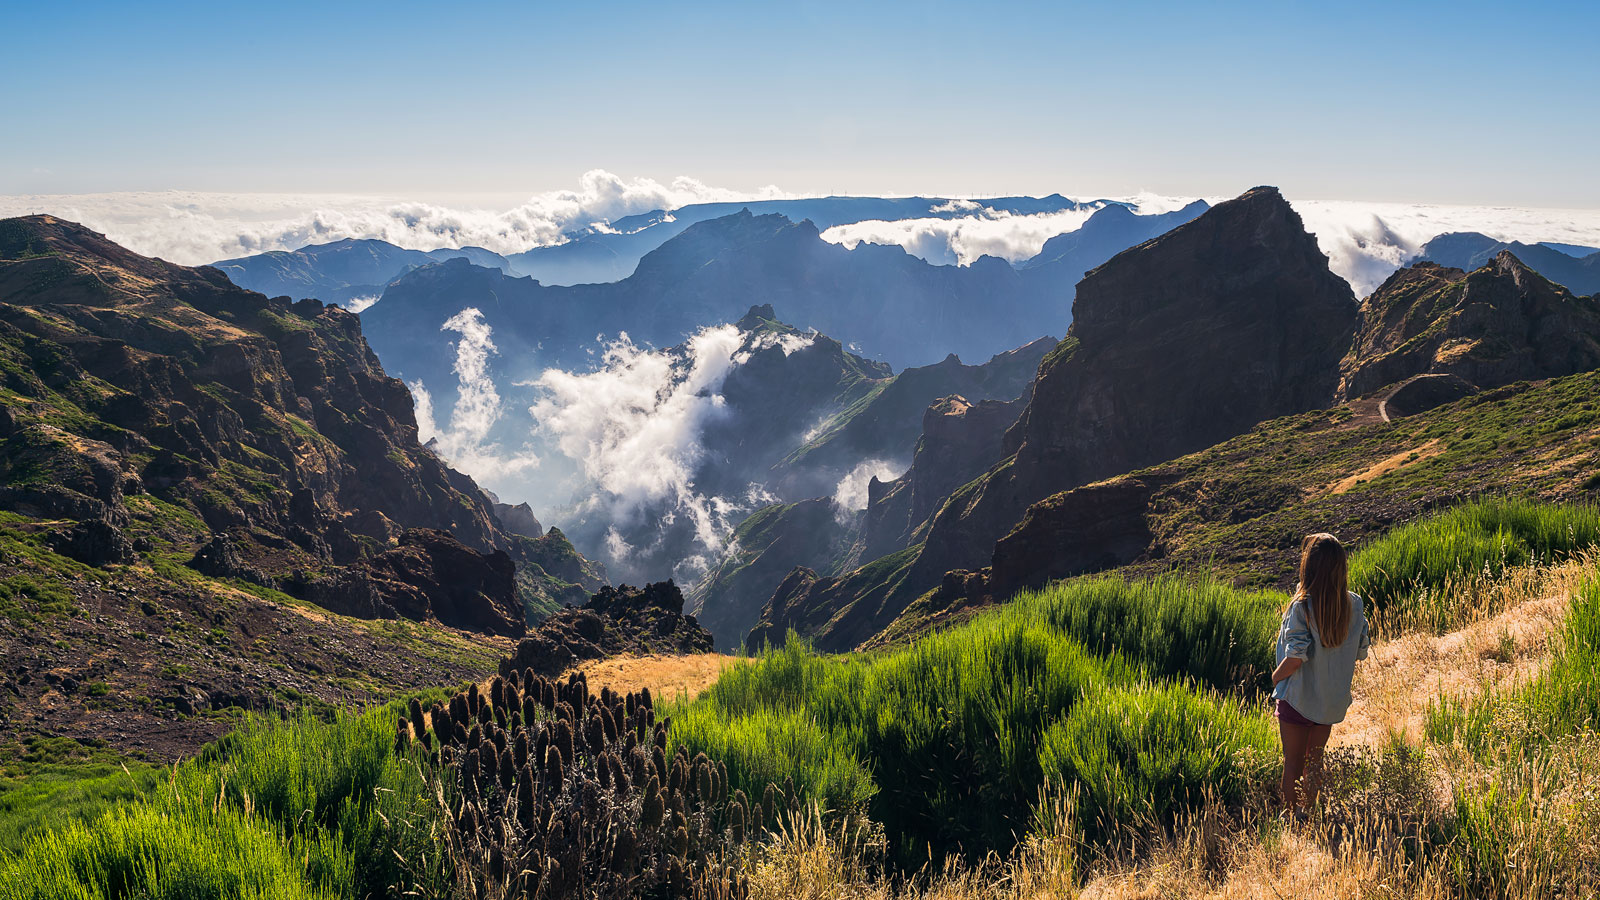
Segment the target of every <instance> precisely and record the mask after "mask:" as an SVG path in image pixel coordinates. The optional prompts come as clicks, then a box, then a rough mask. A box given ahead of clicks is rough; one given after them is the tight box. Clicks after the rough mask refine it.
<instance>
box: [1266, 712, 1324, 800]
mask: <svg viewBox="0 0 1600 900" xmlns="http://www.w3.org/2000/svg"><path fill="white" fill-rule="evenodd" d="M1311 731H1312V729H1310V728H1307V727H1305V726H1304V725H1291V724H1290V723H1288V722H1285V721H1283V720H1282V719H1279V720H1278V736H1279V737H1280V738H1282V740H1283V782H1282V783H1281V784H1280V785H1279V790H1280V792H1281V793H1282V794H1283V808H1284V809H1286V810H1290V811H1294V810H1295V809H1297V808H1298V807H1299V806H1300V802H1299V799H1300V798H1299V797H1298V796H1296V794H1297V791H1296V786H1297V784H1298V783H1299V781H1300V776H1301V775H1303V774H1305V769H1306V748H1307V747H1308V746H1309V745H1310V743H1311ZM1324 740H1326V738H1324Z"/></svg>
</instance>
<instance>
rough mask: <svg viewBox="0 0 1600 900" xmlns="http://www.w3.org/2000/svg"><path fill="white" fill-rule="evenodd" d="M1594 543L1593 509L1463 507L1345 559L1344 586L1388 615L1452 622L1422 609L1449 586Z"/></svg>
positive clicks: (1599, 529) (1597, 526)
mask: <svg viewBox="0 0 1600 900" xmlns="http://www.w3.org/2000/svg"><path fill="white" fill-rule="evenodd" d="M1596 544H1600V507H1595V506H1593V505H1590V504H1568V505H1556V504H1551V503H1540V502H1537V501H1533V500H1517V499H1492V500H1479V501H1475V502H1472V503H1466V504H1463V505H1461V506H1457V507H1454V508H1451V509H1449V510H1446V511H1444V512H1442V513H1439V514H1437V515H1434V516H1430V517H1428V518H1425V519H1421V520H1419V521H1417V522H1413V523H1410V524H1408V525H1402V526H1400V527H1398V528H1395V529H1392V530H1390V531H1388V532H1386V533H1385V534H1384V535H1383V536H1382V537H1379V538H1377V539H1376V540H1373V541H1370V542H1368V543H1367V544H1366V545H1364V546H1363V547H1361V548H1360V549H1359V550H1358V551H1357V552H1356V553H1355V554H1354V555H1353V556H1352V557H1351V560H1350V587H1351V590H1354V591H1355V592H1357V593H1359V594H1361V595H1362V597H1364V598H1365V599H1366V600H1367V602H1368V603H1369V605H1370V607H1371V608H1372V609H1374V610H1376V611H1377V612H1379V613H1381V614H1384V615H1387V616H1391V617H1392V616H1401V617H1410V618H1419V619H1422V620H1424V621H1437V623H1438V624H1439V625H1440V626H1448V625H1450V624H1452V623H1453V622H1454V619H1453V618H1452V616H1451V611H1450V610H1427V609H1422V608H1421V607H1422V606H1423V605H1424V604H1427V603H1428V601H1429V599H1430V597H1437V596H1438V592H1439V589H1441V588H1443V587H1445V586H1446V585H1447V584H1449V583H1450V582H1452V581H1454V580H1459V579H1464V578H1467V579H1470V578H1474V577H1489V578H1493V577H1497V576H1499V575H1500V574H1502V573H1503V572H1505V570H1507V569H1510V568H1515V567H1517V566H1526V565H1531V564H1535V563H1548V562H1553V561H1556V560H1560V559H1563V558H1566V557H1567V556H1570V555H1571V554H1573V553H1575V552H1578V551H1581V550H1584V549H1586V548H1588V547H1593V546H1595V545H1596Z"/></svg>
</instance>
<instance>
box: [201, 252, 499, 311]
mask: <svg viewBox="0 0 1600 900" xmlns="http://www.w3.org/2000/svg"><path fill="white" fill-rule="evenodd" d="M447 259H465V260H467V261H468V262H470V263H472V264H473V265H477V266H487V267H489V268H495V269H499V270H501V271H503V272H509V271H511V264H510V263H509V262H508V261H507V260H506V259H505V257H503V256H501V255H499V254H498V253H492V252H490V251H488V250H485V249H483V248H482V247H462V248H460V249H458V250H427V251H423V250H406V249H403V248H400V247H396V246H395V245H393V244H391V243H388V242H387V241H380V240H374V239H354V238H347V239H345V240H340V241H333V242H332V243H327V244H309V245H307V246H305V247H301V248H300V249H299V250H274V251H271V252H268V253H261V254H257V255H255V256H243V257H239V258H237V259H224V260H220V261H218V262H215V263H212V266H213V267H215V268H218V269H221V270H222V272H223V274H225V275H227V276H228V278H229V279H230V280H232V281H233V283H234V284H237V285H239V286H240V287H242V288H248V289H249V290H252V291H260V292H261V293H263V294H266V295H267V296H269V297H290V298H292V299H295V300H302V299H306V298H316V299H318V300H322V301H324V302H326V303H336V304H339V305H341V306H342V305H345V304H348V303H349V302H350V301H352V300H356V299H358V298H365V299H371V300H375V299H377V298H378V296H380V295H381V294H382V293H383V289H384V288H385V287H387V286H388V284H389V282H391V281H393V280H395V279H396V278H399V277H400V276H401V275H403V274H405V273H406V272H408V271H410V270H411V269H414V268H417V267H418V266H426V265H432V264H434V263H437V262H443V261H444V260H447Z"/></svg>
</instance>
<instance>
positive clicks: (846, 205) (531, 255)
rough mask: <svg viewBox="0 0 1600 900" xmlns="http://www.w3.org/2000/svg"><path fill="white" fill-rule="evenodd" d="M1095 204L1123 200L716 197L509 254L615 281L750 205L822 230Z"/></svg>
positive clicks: (563, 274) (562, 279)
mask: <svg viewBox="0 0 1600 900" xmlns="http://www.w3.org/2000/svg"><path fill="white" fill-rule="evenodd" d="M1100 204H1109V205H1125V204H1119V203H1116V202H1114V201H1104V200H1090V201H1081V202H1080V201H1076V200H1069V199H1067V198H1066V197H1063V196H1061V195H1060V194H1051V195H1049V196H1048V197H995V198H988V199H984V200H977V201H962V200H952V199H950V198H946V197H804V198H798V199H793V200H750V201H729V202H720V203H692V204H689V205H687V206H681V207H678V208H676V209H673V210H670V211H667V210H654V211H651V212H648V213H641V214H639V215H633V216H625V217H623V218H621V219H618V220H616V221H615V222H611V223H609V224H607V225H606V226H604V227H590V228H586V229H582V230H580V231H576V232H572V233H569V234H568V235H567V238H568V240H567V242H566V243H564V244H557V245H555V246H550V247H535V248H533V249H531V250H528V251H525V252H523V253H514V254H512V255H511V256H510V257H508V258H509V259H510V261H511V264H512V265H513V266H514V267H515V270H516V274H519V275H527V276H529V277H532V278H535V279H537V280H539V281H540V282H542V283H544V284H549V285H572V284H588V283H598V282H607V281H618V280H621V279H623V278H626V277H628V276H629V275H631V274H633V270H634V268H635V267H636V266H637V265H638V264H639V261H640V260H641V259H643V258H644V256H645V255H646V254H648V253H649V252H650V251H652V250H654V249H656V248H657V247H660V246H661V245H662V244H664V243H666V242H667V241H668V240H670V239H671V238H673V237H675V236H676V235H678V234H680V233H681V232H682V231H683V230H684V229H686V228H688V227H689V226H691V225H694V224H695V223H697V222H704V221H707V220H710V219H720V218H722V217H723V216H729V215H733V214H735V213H737V212H739V211H740V210H741V209H748V210H750V212H751V213H753V214H755V215H758V216H760V215H770V214H776V215H781V216H783V217H784V218H787V219H791V220H794V221H796V222H799V221H802V220H807V221H810V222H811V223H812V224H813V225H815V226H816V227H817V230H818V231H826V230H828V229H829V228H832V227H834V226H835V225H848V224H852V223H855V222H863V221H867V220H872V219H881V220H885V221H898V220H903V219H924V218H932V219H945V218H956V217H958V216H963V215H970V214H971V212H972V210H973V209H976V208H978V207H979V206H980V205H981V207H982V208H985V209H990V210H993V211H995V212H1000V213H1012V214H1017V215H1037V214H1040V213H1051V212H1061V211H1063V210H1074V209H1084V208H1090V207H1093V206H1096V205H1100Z"/></svg>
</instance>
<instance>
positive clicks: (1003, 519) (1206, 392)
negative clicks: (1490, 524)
mask: <svg viewBox="0 0 1600 900" xmlns="http://www.w3.org/2000/svg"><path fill="white" fill-rule="evenodd" d="M1355 319H1356V303H1355V298H1354V297H1353V295H1352V294H1351V292H1350V287H1349V285H1348V284H1347V283H1346V282H1344V280H1343V279H1340V278H1339V277H1338V276H1336V275H1334V274H1333V273H1332V272H1331V271H1329V269H1328V260H1327V257H1325V256H1324V255H1323V254H1322V252H1321V250H1320V249H1319V248H1318V246H1317V243H1316V240H1315V238H1313V237H1312V236H1311V235H1310V234H1308V233H1307V232H1306V231H1305V228H1304V226H1303V225H1302V223H1301V220H1300V217H1299V215H1298V214H1296V213H1295V212H1294V210H1293V209H1291V208H1290V206H1289V204H1288V203H1287V201H1285V200H1284V198H1283V197H1282V195H1280V194H1279V193H1278V191H1277V190H1276V189H1274V188H1256V189H1253V190H1251V191H1249V192H1247V193H1245V194H1244V195H1242V196H1240V197H1239V198H1237V199H1234V200H1231V201H1228V202H1226V203H1222V204H1219V205H1218V206H1216V207H1214V208H1213V209H1211V210H1210V211H1208V212H1206V213H1205V214H1204V215H1202V216H1200V217H1199V218H1197V219H1195V220H1194V221H1192V222H1190V223H1188V224H1186V225H1183V226H1181V227H1179V228H1176V229H1174V230H1172V231H1170V232H1168V233H1167V234H1165V235H1163V236H1161V237H1159V238H1156V239H1155V240H1152V241H1149V242H1147V243H1145V244H1142V245H1140V246H1138V247H1135V248H1133V249H1131V250H1128V251H1126V252H1124V253H1122V254H1119V255H1118V256H1116V257H1114V258H1113V259H1112V260H1111V261H1110V262H1107V263H1106V264H1105V265H1103V266H1100V267H1099V268H1097V269H1095V270H1094V271H1093V272H1090V273H1089V274H1088V275H1087V276H1086V277H1085V278H1084V280H1083V281H1082V282H1081V283H1080V284H1079V285H1078V292H1077V298H1076V300H1075V302H1074V304H1073V324H1072V328H1071V330H1070V331H1069V332H1068V336H1067V338H1066V340H1064V341H1063V342H1062V343H1061V345H1060V346H1059V347H1058V348H1057V349H1056V350H1055V351H1053V352H1052V353H1051V354H1050V355H1049V356H1047V357H1046V358H1045V360H1044V362H1043V363H1042V364H1041V365H1040V369H1039V377H1038V379H1037V381H1036V382H1035V384H1034V390H1033V396H1032V398H1031V400H1030V402H1029V405H1028V407H1027V410H1026V412H1024V413H1023V416H1022V418H1021V420H1020V421H1019V422H1018V424H1017V426H1016V431H1015V437H1014V438H1013V440H1015V444H1014V446H1015V447H1016V452H1015V453H1014V454H1012V455H1011V456H1009V457H1007V458H1005V459H1003V460H1000V461H998V462H997V463H996V464H995V465H994V466H993V467H992V468H990V469H989V471H988V473H987V474H986V475H985V476H983V477H982V478H980V479H978V480H977V481H975V482H972V483H970V484H968V485H966V486H964V487H962V488H961V489H960V490H958V491H956V492H955V493H954V494H952V495H951V496H950V497H949V498H947V500H946V501H945V502H944V503H943V505H942V506H941V508H940V511H939V512H938V514H937V515H936V516H935V517H934V518H933V520H932V523H931V524H930V526H929V527H928V530H927V535H926V539H925V541H924V543H923V545H922V546H921V547H920V548H919V549H917V551H916V559H915V560H914V561H913V562H912V563H910V565H909V566H908V567H906V568H904V569H901V568H899V567H891V566H880V567H879V569H880V575H881V577H880V578H878V579H875V580H873V581H872V582H870V583H866V584H861V585H858V587H857V588H856V589H854V590H848V591H844V592H843V594H844V596H843V598H842V603H841V602H840V600H839V598H838V597H837V595H838V594H840V592H841V591H840V588H841V585H843V584H845V583H848V582H850V581H851V580H852V579H859V573H852V575H850V576H845V577H842V578H838V579H827V578H823V579H819V580H817V581H816V582H815V583H813V584H811V585H810V586H809V587H808V588H807V589H806V592H807V594H809V595H810V596H809V597H796V598H787V600H786V605H787V606H789V607H790V608H796V607H798V608H804V607H806V606H808V605H809V604H829V603H831V609H830V611H831V613H832V614H831V615H829V616H828V617H826V619H825V621H826V625H825V627H824V628H823V630H822V631H820V632H818V633H817V634H815V635H814V636H813V637H814V638H815V640H816V641H817V643H818V645H819V646H820V647H822V648H823V649H845V648H846V647H848V646H853V645H854V643H856V642H859V640H860V639H861V638H860V637H859V636H860V635H863V634H867V635H870V634H871V633H873V632H874V631H876V630H878V629H881V628H882V627H884V626H885V625H887V624H888V622H889V621H891V620H892V619H893V618H894V617H895V616H896V615H898V613H899V612H900V611H901V610H903V609H904V608H905V606H906V604H908V603H909V602H910V601H911V600H913V599H915V598H916V597H917V596H918V595H920V594H922V593H924V592H926V591H928V590H930V589H932V588H935V587H937V586H938V585H939V584H940V583H941V580H942V578H943V575H944V573H945V572H947V571H950V570H952V569H974V570H975V569H980V568H983V567H984V566H986V565H987V564H988V563H989V562H990V560H991V557H992V555H993V550H994V546H995V542H996V541H998V540H999V539H1000V538H1001V537H1002V536H1004V535H1005V534H1006V533H1007V532H1008V531H1010V530H1011V528H1012V527H1013V526H1014V525H1015V524H1016V523H1017V522H1018V521H1019V520H1020V519H1021V518H1022V516H1023V514H1024V512H1025V511H1026V510H1027V509H1028V507H1029V506H1030V505H1031V504H1033V503H1035V502H1037V501H1038V500H1041V499H1043V498H1045V497H1047V496H1050V495H1051V494H1054V493H1057V492H1059V491H1063V490H1069V489H1071V488H1074V487H1078V486H1080V485H1083V484H1087V483H1089V482H1092V481H1095V480H1098V479H1101V478H1105V477H1108V476H1112V475H1116V474H1119V473H1122V472H1127V471H1131V470H1133V469H1137V468H1140V467H1142V466H1146V465H1150V464H1152V463H1156V462H1160V461H1163V460H1167V459H1172V458H1174V457H1177V456H1181V455H1183V454H1184V453H1188V452H1192V451H1195V450H1199V449H1201V448H1204V447H1207V446H1210V445H1212V444H1215V443H1218V442H1219V441H1222V440H1224V439H1226V438H1229V437H1231V436H1233V435H1236V434H1239V433H1240V432H1242V431H1245V430H1246V429H1248V428H1250V427H1251V426H1252V425H1254V424H1256V423H1258V422H1261V421H1263V420H1266V419H1271V418H1274V417H1277V416H1283V415H1287V414H1290V413H1294V412H1298V411H1302V410H1308V409H1314V408H1318V407H1322V406H1327V405H1329V404H1330V403H1331V402H1332V401H1333V399H1334V397H1335V390H1336V388H1337V386H1338V371H1339V369H1338V364H1339V359H1340V358H1341V357H1342V356H1343V355H1344V353H1345V350H1346V348H1347V347H1348V346H1349V342H1350V337H1351V334H1352V332H1353V330H1354V326H1355ZM886 579H892V582H890V581H888V580H886ZM830 595H832V596H834V599H833V600H832V601H830V600H829V597H830ZM777 599H778V598H774V602H776V601H777ZM767 618H772V617H767ZM788 618H789V620H790V621H815V620H816V619H818V618H819V616H816V615H810V614H807V615H801V616H793V615H791V616H789V617H788Z"/></svg>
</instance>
